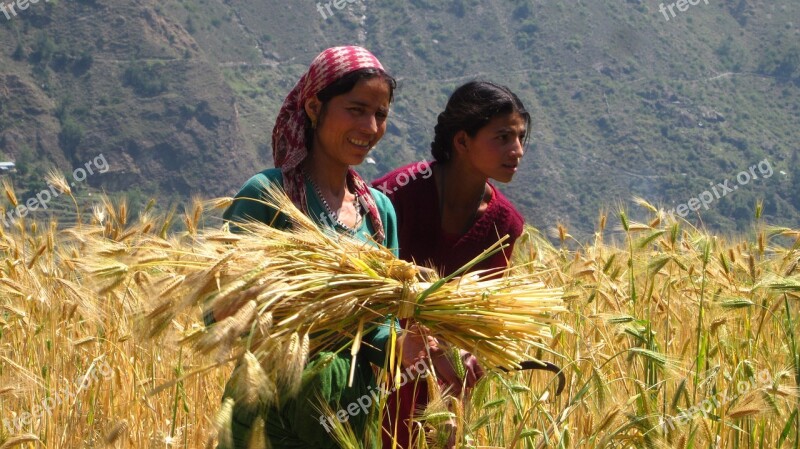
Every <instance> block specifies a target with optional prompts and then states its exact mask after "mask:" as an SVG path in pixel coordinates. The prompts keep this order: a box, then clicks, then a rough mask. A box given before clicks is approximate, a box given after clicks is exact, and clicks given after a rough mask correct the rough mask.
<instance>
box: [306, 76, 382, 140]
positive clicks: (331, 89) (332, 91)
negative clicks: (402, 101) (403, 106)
mask: <svg viewBox="0 0 800 449" xmlns="http://www.w3.org/2000/svg"><path fill="white" fill-rule="evenodd" d="M376 77H380V78H383V79H384V80H385V81H386V84H388V85H389V103H391V102H392V100H394V90H395V89H397V80H395V79H394V77H392V75H389V74H388V73H386V72H384V71H383V70H380V69H360V70H355V71H353V72H350V73H348V74H347V75H345V76H343V77H341V78H339V79H337V80H336V81H334V82H332V83H331V84H329V85H328V86H327V87H325V88H324V89H322V90H321V91H319V93H317V98H318V99H319V101H320V102H321V103H322V112H323V113H324V111H325V106H326V105H327V104H328V102H329V101H331V100H332V99H333V98H334V97H338V96H339V95H344V94H346V93H348V92H350V91H351V90H353V88H355V87H356V84H358V82H359V81H361V80H366V79H372V78H376ZM305 134H306V148H307V149H308V151H309V152H310V151H311V145H312V144H313V142H314V130H313V129H312V128H311V118H310V117H309V116H308V114H306V125H305Z"/></svg>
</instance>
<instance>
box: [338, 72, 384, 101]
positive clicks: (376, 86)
mask: <svg viewBox="0 0 800 449" xmlns="http://www.w3.org/2000/svg"><path fill="white" fill-rule="evenodd" d="M336 99H338V100H340V101H344V102H347V103H355V104H360V105H362V106H372V107H380V108H388V107H389V100H390V99H391V91H390V90H389V85H388V83H387V82H386V80H384V79H383V78H381V77H379V76H376V77H372V78H367V79H360V80H358V82H357V83H356V85H355V86H354V87H353V89H351V90H350V92H347V93H345V94H342V95H339V96H338V97H334V100H336Z"/></svg>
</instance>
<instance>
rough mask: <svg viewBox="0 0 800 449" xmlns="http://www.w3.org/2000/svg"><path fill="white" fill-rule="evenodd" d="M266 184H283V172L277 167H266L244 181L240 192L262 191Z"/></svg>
mask: <svg viewBox="0 0 800 449" xmlns="http://www.w3.org/2000/svg"><path fill="white" fill-rule="evenodd" d="M267 185H279V186H282V185H283V172H281V170H280V169H279V168H268V169H266V170H264V171H262V172H260V173H256V174H255V175H253V176H252V177H251V178H250V179H248V180H247V182H245V183H244V186H242V189H241V192H240V194H241V193H242V192H245V191H250V192H257V191H262V190H264V187H265V186H267ZM237 196H238V195H237Z"/></svg>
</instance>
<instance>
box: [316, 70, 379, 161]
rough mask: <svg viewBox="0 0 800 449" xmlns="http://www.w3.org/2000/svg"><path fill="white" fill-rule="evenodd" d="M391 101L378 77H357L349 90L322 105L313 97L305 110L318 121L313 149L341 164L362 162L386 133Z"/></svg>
mask: <svg viewBox="0 0 800 449" xmlns="http://www.w3.org/2000/svg"><path fill="white" fill-rule="evenodd" d="M390 102H391V90H390V89H389V85H388V84H387V82H386V80H384V79H383V78H382V77H379V76H376V77H372V78H367V79H361V80H359V81H358V82H357V83H356V85H355V87H353V89H352V90H350V91H349V92H347V93H345V94H342V95H337V96H335V97H333V98H331V99H330V101H328V102H327V103H326V104H325V105H324V107H323V106H322V104H321V103H320V102H319V100H318V99H316V98H312V99H311V100H309V101H308V102H307V103H306V111H307V112H308V114H309V117H311V119H312V121H317V128H316V130H315V132H314V147H313V151H314V152H322V153H324V154H325V156H326V159H329V160H332V161H335V162H339V163H341V164H343V165H348V166H352V165H359V164H361V163H362V162H364V159H365V158H366V157H367V154H368V153H369V151H370V150H371V149H372V148H373V147H374V146H375V145H376V144H377V143H378V141H379V140H381V138H382V137H383V135H384V133H385V132H386V119H387V117H388V116H389V104H390ZM317 118H318V120H317Z"/></svg>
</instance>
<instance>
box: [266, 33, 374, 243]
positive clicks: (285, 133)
mask: <svg viewBox="0 0 800 449" xmlns="http://www.w3.org/2000/svg"><path fill="white" fill-rule="evenodd" d="M361 69H379V70H381V71H383V66H382V65H381V63H380V61H378V58H376V57H375V56H374V55H373V54H372V53H370V52H369V51H367V50H366V49H364V48H361V47H352V46H351V47H334V48H329V49H327V50H325V51H323V52H322V53H320V54H319V56H317V57H316V58H315V59H314V61H313V62H312V63H311V67H309V68H308V71H307V72H306V73H305V74H303V76H302V77H301V78H300V81H298V82H297V84H296V85H295V86H294V88H293V89H292V91H291V92H289V95H288V96H286V99H285V100H284V101H283V106H282V107H281V110H280V112H279V113H278V118H277V120H276V121H275V128H274V129H273V130H272V156H273V158H274V160H275V167H277V168H280V169H281V172H282V173H283V188H284V190H286V194H287V195H288V196H289V198H291V200H292V202H293V203H294V204H295V205H296V206H297V207H298V208H300V210H302V211H304V212H306V213H308V202H307V199H306V189H305V179H304V176H303V171H302V170H301V169H300V164H301V163H302V162H303V161H304V160H305V158H306V156H308V151H307V150H306V138H305V136H306V133H305V123H306V114H305V108H304V106H305V103H306V100H308V99H309V98H312V97H313V96H314V95H317V94H318V93H319V92H320V91H321V90H322V89H324V88H326V87H328V86H329V85H330V84H331V83H333V82H334V81H336V80H337V79H339V78H341V77H343V76H345V75H347V74H348V73H351V72H354V71H356V70H361ZM347 176H348V181H349V184H350V185H352V186H353V187H354V188H355V193H356V194H358V197H359V198H360V199H361V201H362V204H363V205H364V206H365V207H366V209H367V214H368V216H369V218H370V220H371V221H372V225H373V228H374V229H375V236H374V238H375V240H376V241H378V243H383V241H384V239H385V233H384V230H383V223H381V218H380V215H379V214H378V206H377V205H376V204H375V199H374V198H372V195H371V194H370V192H369V188H368V187H367V183H366V182H364V180H363V179H362V178H361V176H359V175H358V173H356V172H355V170H353V169H352V168H351V169H350V171H349V173H348V175H347Z"/></svg>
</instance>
